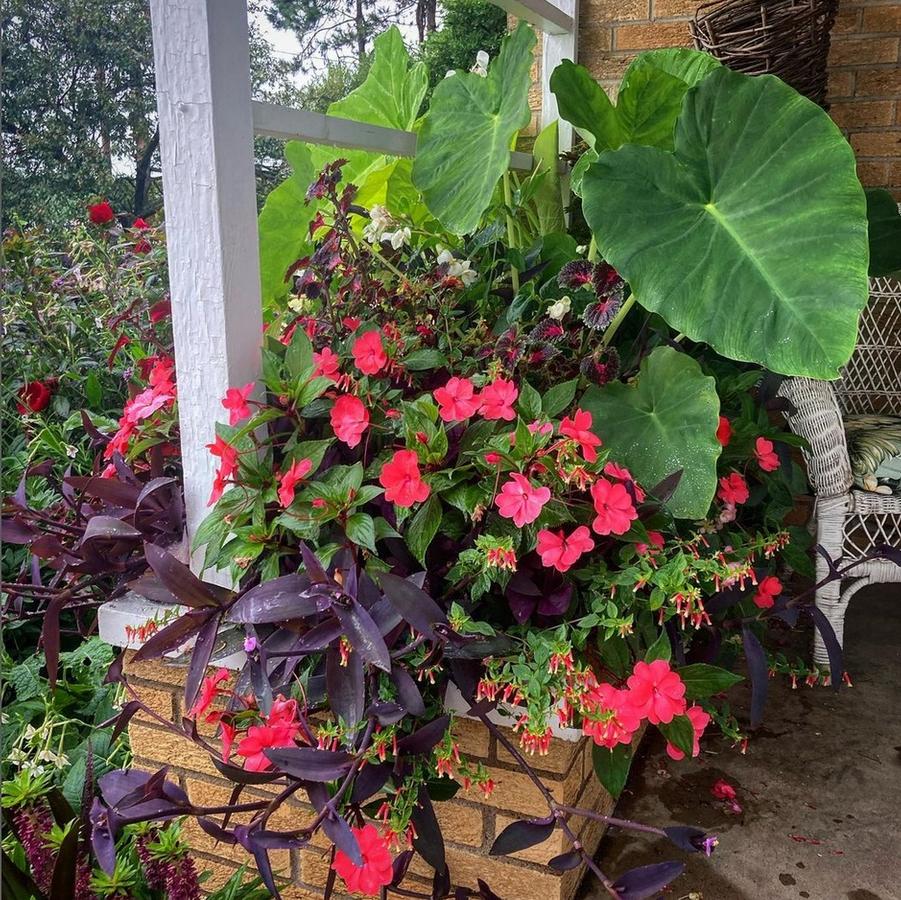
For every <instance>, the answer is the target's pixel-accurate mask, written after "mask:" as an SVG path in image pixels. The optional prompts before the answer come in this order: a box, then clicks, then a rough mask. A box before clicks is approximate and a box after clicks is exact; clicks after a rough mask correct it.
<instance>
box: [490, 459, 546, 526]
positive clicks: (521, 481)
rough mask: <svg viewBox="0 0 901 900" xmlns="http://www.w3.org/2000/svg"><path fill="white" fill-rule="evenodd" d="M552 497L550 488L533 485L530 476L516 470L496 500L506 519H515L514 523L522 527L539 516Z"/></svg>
mask: <svg viewBox="0 0 901 900" xmlns="http://www.w3.org/2000/svg"><path fill="white" fill-rule="evenodd" d="M550 499H551V489H550V488H548V487H540V488H536V487H532V483H531V482H530V481H529V479H528V478H526V477H525V476H524V475H520V474H519V473H518V472H514V473H513V474H512V475H511V476H510V480H509V481H508V482H507V483H506V484H505V485H504V486H503V487H502V488H501V491H500V493H499V494H498V495H497V497H496V498H495V500H494V502H495V504H496V506H497V508H498V510H499V511H500V514H501V515H502V516H503V517H504V518H505V519H513V524H514V525H516V526H517V527H518V528H522V526H523V525H528V524H529V523H530V522H534V521H535V520H536V519H537V518H538V516H539V515H540V514H541V510H542V507H543V506H544V504H545V503H547V502H548V500H550Z"/></svg>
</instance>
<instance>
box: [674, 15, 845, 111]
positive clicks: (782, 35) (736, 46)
mask: <svg viewBox="0 0 901 900" xmlns="http://www.w3.org/2000/svg"><path fill="white" fill-rule="evenodd" d="M837 9H838V0H725V2H723V0H717V2H714V3H705V4H703V5H702V6H700V7H698V10H697V12H696V13H695V17H694V19H693V20H692V22H691V23H690V25H691V33H692V36H693V37H694V42H695V46H696V47H697V48H698V49H699V50H706V51H707V52H708V53H710V54H711V55H712V56H714V57H716V59H718V60H719V61H720V62H722V63H724V64H725V65H727V66H729V68H730V69H734V70H735V71H736V72H745V73H746V74H748V75H764V74H770V75H778V76H779V77H780V78H781V79H782V80H783V81H785V82H787V83H788V84H790V85H791V86H792V87H793V88H794V89H795V90H796V91H798V92H799V93H801V94H804V96H805V97H809V98H810V99H811V100H813V101H814V103H818V104H819V105H820V106H822V107H823V108H824V109H825V108H826V59H827V57H828V55H829V32H830V31H831V30H832V24H833V22H834V21H835V13H836V11H837Z"/></svg>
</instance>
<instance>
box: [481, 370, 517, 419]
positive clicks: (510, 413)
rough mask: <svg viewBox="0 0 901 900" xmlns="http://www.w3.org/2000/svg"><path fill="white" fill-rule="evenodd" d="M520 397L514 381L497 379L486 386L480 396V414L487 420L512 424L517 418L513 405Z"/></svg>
mask: <svg viewBox="0 0 901 900" xmlns="http://www.w3.org/2000/svg"><path fill="white" fill-rule="evenodd" d="M518 396H519V390H518V388H517V387H516V385H515V384H514V383H513V382H512V381H506V380H505V379H503V378H495V379H494V381H492V382H491V384H487V385H485V387H484V388H482V393H481V394H479V403H480V405H479V413H481V415H482V416H484V417H485V418H486V419H503V420H504V421H505V422H512V421H513V420H514V419H515V418H516V412H515V411H514V409H513V404H514V403H515V402H516V398H517V397H518Z"/></svg>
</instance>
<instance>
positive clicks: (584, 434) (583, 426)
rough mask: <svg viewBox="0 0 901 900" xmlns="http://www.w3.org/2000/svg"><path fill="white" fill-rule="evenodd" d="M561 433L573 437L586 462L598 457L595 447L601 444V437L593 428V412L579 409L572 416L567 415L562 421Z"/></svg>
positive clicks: (593, 460)
mask: <svg viewBox="0 0 901 900" xmlns="http://www.w3.org/2000/svg"><path fill="white" fill-rule="evenodd" d="M560 434H562V435H563V436H564V437H568V438H571V439H572V440H574V441H575V442H576V443H577V444H578V445H579V449H580V450H581V451H582V455H583V456H584V457H585V461H586V462H590V463H593V462H595V461H596V460H597V458H598V452H597V450H596V449H595V447H599V446H600V445H601V439H600V438H599V437H598V436H597V435H596V434H595V433H594V432H593V431H592V430H591V413H590V412H587V411H586V410H583V409H577V410H576V411H575V413H574V415H573V417H572V418H570V417H569V416H567V417H566V418H565V419H564V420H563V421H562V422H561V423H560Z"/></svg>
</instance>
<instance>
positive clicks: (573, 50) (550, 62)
mask: <svg viewBox="0 0 901 900" xmlns="http://www.w3.org/2000/svg"><path fill="white" fill-rule="evenodd" d="M556 4H557V6H559V7H560V9H561V10H563V11H564V12H565V13H567V14H568V16H569V17H570V26H569V28H568V30H566V31H564V32H562V33H556V34H554V33H550V32H545V33H544V47H543V51H544V52H543V53H542V56H541V127H542V128H545V127H546V126H548V125H550V124H551V122H553V121H554V119H560V113H559V112H558V111H557V98H556V97H555V96H554V95H553V94H552V93H551V73H552V72H553V71H554V69H556V68H557V66H559V65H560V63H561V62H563V60H564V59H569V60H572V61H573V62H578V61H579V55H578V52H579V0H556ZM558 129H559V130H558V141H559V146H560V150H561V152H565V151H567V150H570V149H572V145H573V127H572V125H570V124H569V122H566V121H564V120H563V119H560V124H559V126H558Z"/></svg>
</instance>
